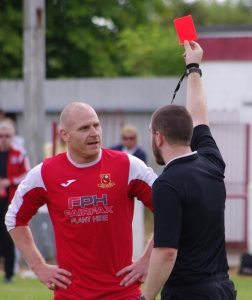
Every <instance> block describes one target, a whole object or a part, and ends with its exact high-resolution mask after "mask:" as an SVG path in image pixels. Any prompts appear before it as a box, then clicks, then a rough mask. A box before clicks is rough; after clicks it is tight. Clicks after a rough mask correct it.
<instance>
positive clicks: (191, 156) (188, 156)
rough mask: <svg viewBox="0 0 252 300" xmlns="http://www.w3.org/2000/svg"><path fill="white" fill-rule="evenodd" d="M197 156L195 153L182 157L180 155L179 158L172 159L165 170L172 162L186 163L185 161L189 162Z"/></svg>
mask: <svg viewBox="0 0 252 300" xmlns="http://www.w3.org/2000/svg"><path fill="white" fill-rule="evenodd" d="M197 156H198V152H197V151H193V152H190V153H187V154H184V155H180V156H176V157H174V158H173V159H171V160H169V161H168V163H167V164H166V165H165V169H166V168H167V167H169V166H170V165H171V164H173V163H174V162H176V161H177V160H179V161H187V160H191V159H195V158H196V157H197Z"/></svg>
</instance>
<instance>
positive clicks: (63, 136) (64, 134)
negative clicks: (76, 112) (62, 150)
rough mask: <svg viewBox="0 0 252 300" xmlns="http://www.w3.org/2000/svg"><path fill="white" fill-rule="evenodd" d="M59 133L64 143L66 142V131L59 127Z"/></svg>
mask: <svg viewBox="0 0 252 300" xmlns="http://www.w3.org/2000/svg"><path fill="white" fill-rule="evenodd" d="M59 134H60V137H61V139H62V140H63V141H64V142H65V143H67V142H68V140H69V134H68V133H67V131H66V130H65V129H64V128H61V129H60V130H59Z"/></svg>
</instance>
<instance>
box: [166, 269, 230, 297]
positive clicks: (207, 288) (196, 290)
mask: <svg viewBox="0 0 252 300" xmlns="http://www.w3.org/2000/svg"><path fill="white" fill-rule="evenodd" d="M161 300H236V290H235V287H234V283H233V282H232V281H231V280H230V279H229V278H228V276H227V275H225V276H214V278H211V279H209V280H207V281H204V282H202V283H198V284H192V285H186V286H176V287H164V289H163V290H162V293H161Z"/></svg>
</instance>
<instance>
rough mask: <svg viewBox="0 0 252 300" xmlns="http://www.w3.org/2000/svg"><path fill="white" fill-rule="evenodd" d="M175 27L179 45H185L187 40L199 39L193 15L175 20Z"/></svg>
mask: <svg viewBox="0 0 252 300" xmlns="http://www.w3.org/2000/svg"><path fill="white" fill-rule="evenodd" d="M173 22H174V25H175V28H176V31H177V35H178V39H179V43H180V44H181V45H183V44H184V41H185V40H188V41H195V40H197V39H198V36H197V32H196V29H195V27H194V23H193V18H192V16H191V15H189V16H185V17H182V18H178V19H174V21H173Z"/></svg>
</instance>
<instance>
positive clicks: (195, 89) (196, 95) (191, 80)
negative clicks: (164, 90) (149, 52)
mask: <svg viewBox="0 0 252 300" xmlns="http://www.w3.org/2000/svg"><path fill="white" fill-rule="evenodd" d="M184 47H185V53H184V58H185V62H186V65H189V64H195V63H196V64H200V63H201V61H202V56H203V50H202V49H201V47H200V45H199V44H198V43H196V42H193V41H192V42H190V43H189V42H188V41H185V43H184ZM186 108H187V110H188V111H189V112H190V114H191V116H192V120H193V126H194V127H196V126H198V125H202V124H204V125H209V121H208V113H207V103H206V97H205V94H204V89H203V84H202V80H201V77H200V74H199V73H197V72H192V73H190V74H188V77H187V96H186Z"/></svg>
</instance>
